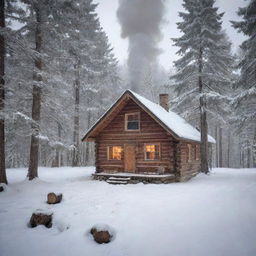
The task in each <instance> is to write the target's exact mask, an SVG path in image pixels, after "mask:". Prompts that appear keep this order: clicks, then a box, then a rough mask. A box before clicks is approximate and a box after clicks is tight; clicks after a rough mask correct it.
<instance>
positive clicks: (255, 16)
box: [232, 0, 256, 166]
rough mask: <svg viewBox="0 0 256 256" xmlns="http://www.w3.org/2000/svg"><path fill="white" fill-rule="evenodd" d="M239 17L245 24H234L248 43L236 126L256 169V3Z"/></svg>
mask: <svg viewBox="0 0 256 256" xmlns="http://www.w3.org/2000/svg"><path fill="white" fill-rule="evenodd" d="M238 15H239V16H241V17H242V18H243V20H242V21H232V24H233V26H234V27H235V28H236V29H237V30H238V31H239V32H242V33H243V34H245V35H246V36H248V39H247V40H245V41H244V42H243V43H242V45H241V46H240V47H241V50H242V55H243V56H242V59H241V61H240V63H239V65H238V67H239V68H240V78H239V81H238V86H237V96H236V97H235V98H234V100H233V106H234V108H235V109H236V119H235V121H236V124H237V126H238V129H239V130H240V131H241V132H242V133H243V136H242V138H243V143H242V144H243V149H244V150H245V151H247V158H248V159H249V160H248V161H247V162H250V155H251V153H250V152H251V151H252V152H253V166H256V139H255V138H256V101H255V97H256V36H255V35H256V0H250V1H249V3H248V6H247V7H244V8H239V10H238ZM249 165H250V164H249Z"/></svg>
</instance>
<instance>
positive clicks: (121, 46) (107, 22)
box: [94, 0, 248, 70]
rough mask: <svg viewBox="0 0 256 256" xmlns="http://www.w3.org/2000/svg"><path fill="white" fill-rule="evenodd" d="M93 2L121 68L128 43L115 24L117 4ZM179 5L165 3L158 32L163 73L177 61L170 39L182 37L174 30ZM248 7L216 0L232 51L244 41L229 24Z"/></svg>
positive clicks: (177, 0) (172, 0)
mask: <svg viewBox="0 0 256 256" xmlns="http://www.w3.org/2000/svg"><path fill="white" fill-rule="evenodd" d="M156 1H158V0H156ZM94 2H95V3H98V4H99V5H98V7H97V9H96V11H97V13H98V15H99V19H100V22H101V26H102V27H103V29H104V30H105V32H106V33H107V35H108V38H109V41H110V44H111V45H112V47H113V50H114V53H115V55H116V57H117V58H118V60H119V63H120V64H124V63H125V62H126V59H127V55H128V50H127V49H128V40H127V39H123V38H121V27H120V25H119V23H118V21H117V16H116V10H117V8H118V2H119V0H94ZM182 2H183V1H182V0H165V6H166V11H165V17H164V19H165V22H164V24H163V25H162V28H161V30H162V34H163V39H162V41H161V42H160V43H159V47H160V48H161V49H162V54H161V55H160V56H159V62H160V64H161V65H162V66H163V67H164V68H165V69H166V70H169V69H170V68H171V67H172V65H173V61H174V60H176V59H177V58H178V56H177V55H176V51H177V50H178V48H177V47H174V46H173V43H172V40H171V38H175V37H179V36H180V35H181V34H180V32H179V30H178V29H177V25H176V22H178V21H181V19H180V18H179V16H178V12H179V11H182V10H183V7H182ZM247 4H248V1H246V0H216V4H215V6H216V7H219V12H225V15H224V17H223V28H224V29H225V30H226V32H227V34H228V36H229V38H230V40H231V42H232V43H233V50H234V51H236V50H237V49H238V47H239V45H240V44H241V42H242V41H243V40H244V39H245V37H244V36H243V35H242V34H241V33H238V32H237V31H236V30H235V29H234V28H233V27H232V26H231V24H230V22H229V21H230V20H240V17H239V16H238V15H237V14H236V12H237V10H238V8H239V7H244V6H246V5H247Z"/></svg>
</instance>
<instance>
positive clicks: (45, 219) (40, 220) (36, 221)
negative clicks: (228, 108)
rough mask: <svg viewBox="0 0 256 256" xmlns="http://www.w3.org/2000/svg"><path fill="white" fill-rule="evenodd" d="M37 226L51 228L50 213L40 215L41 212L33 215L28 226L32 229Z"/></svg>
mask: <svg viewBox="0 0 256 256" xmlns="http://www.w3.org/2000/svg"><path fill="white" fill-rule="evenodd" d="M38 225H44V226H45V227H47V228H51V227H52V213H50V214H47V213H41V212H36V213H33V214H32V216H31V218H30V226H31V227H32V228H34V227H36V226H38Z"/></svg>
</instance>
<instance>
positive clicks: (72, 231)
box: [0, 167, 256, 256]
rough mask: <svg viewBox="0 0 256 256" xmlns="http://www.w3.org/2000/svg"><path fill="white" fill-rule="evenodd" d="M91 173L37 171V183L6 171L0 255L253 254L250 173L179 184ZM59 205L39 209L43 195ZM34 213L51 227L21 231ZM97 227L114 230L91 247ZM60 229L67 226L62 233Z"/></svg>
mask: <svg viewBox="0 0 256 256" xmlns="http://www.w3.org/2000/svg"><path fill="white" fill-rule="evenodd" d="M93 171H94V170H93V167H91V168H88V167H87V168H54V169H51V168H40V171H39V175H40V180H39V179H38V180H36V181H32V182H28V181H26V180H24V178H25V175H26V170H25V169H9V170H8V178H9V182H10V185H9V186H8V188H7V189H6V191H5V192H4V193H0V255H1V256H22V255H24V256H25V255H26V256H30V255H32V256H45V255H49V256H65V255H67V256H81V255H84V256H87V255H88V256H92V255H93V256H98V255H109V256H125V255H130V256H138V255H140V256H141V255H145V256H149V255H154V256H165V255H166V256H254V255H256V169H236V170H235V169H215V170H214V171H213V172H212V174H211V175H210V176H205V175H198V176H197V177H196V178H194V179H192V180H190V181H189V182H187V183H176V184H166V185H143V184H137V185H126V186H122V185H121V186H119V185H115V186H114V185H109V184H107V183H106V182H102V181H94V180H91V178H90V174H91V173H92V172H93ZM52 191H53V192H62V193H63V195H64V200H63V202H62V203H61V204H58V205H52V206H50V205H47V204H46V203H45V201H46V195H47V193H48V192H52ZM36 209H43V210H50V211H53V212H54V224H53V228H51V229H47V228H45V227H43V226H38V227H37V228H34V229H32V228H28V227H27V223H28V221H29V218H30V216H31V214H32V212H33V211H35V210H36ZM98 223H103V224H108V225H109V226H111V227H113V228H114V230H115V232H116V237H115V239H114V241H112V242H111V243H109V244H105V245H98V244H96V243H95V242H94V241H93V240H92V239H91V237H90V236H89V235H88V230H89V229H90V228H91V227H92V226H93V225H94V224H98ZM67 227H68V229H67Z"/></svg>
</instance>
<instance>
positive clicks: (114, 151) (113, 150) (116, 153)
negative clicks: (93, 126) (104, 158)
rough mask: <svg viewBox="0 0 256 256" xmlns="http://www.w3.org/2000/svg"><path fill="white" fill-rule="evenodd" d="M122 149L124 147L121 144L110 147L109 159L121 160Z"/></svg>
mask: <svg viewBox="0 0 256 256" xmlns="http://www.w3.org/2000/svg"><path fill="white" fill-rule="evenodd" d="M122 151H123V149H122V147H121V146H111V147H108V160H121V158H122Z"/></svg>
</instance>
